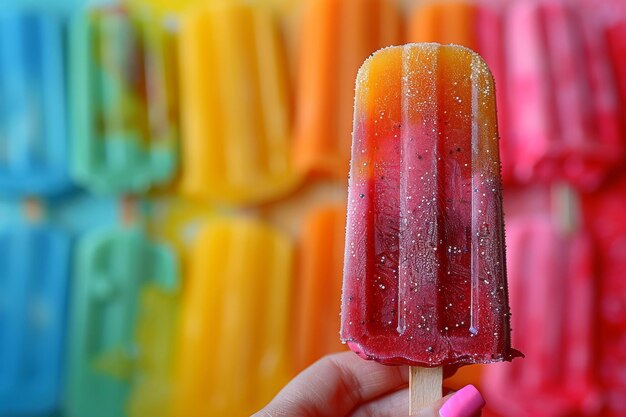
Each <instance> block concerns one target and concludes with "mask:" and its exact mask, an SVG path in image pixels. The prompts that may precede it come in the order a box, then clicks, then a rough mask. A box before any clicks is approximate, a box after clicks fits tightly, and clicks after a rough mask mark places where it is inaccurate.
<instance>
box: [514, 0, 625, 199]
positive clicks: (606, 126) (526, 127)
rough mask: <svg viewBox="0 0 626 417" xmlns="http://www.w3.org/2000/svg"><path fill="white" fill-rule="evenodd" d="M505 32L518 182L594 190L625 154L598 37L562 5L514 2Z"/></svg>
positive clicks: (611, 82) (604, 53)
mask: <svg viewBox="0 0 626 417" xmlns="http://www.w3.org/2000/svg"><path fill="white" fill-rule="evenodd" d="M504 27H505V33H504V38H505V44H506V46H507V47H506V52H505V54H506V67H507V74H508V79H507V84H508V85H507V87H508V93H509V95H508V97H509V102H508V105H509V106H510V113H509V115H510V122H511V131H510V133H511V140H512V141H513V142H514V149H513V150H512V151H513V152H515V155H517V158H516V167H515V175H516V177H517V178H518V179H519V180H520V181H521V182H528V181H540V182H555V181H567V182H569V183H571V184H572V185H574V186H577V187H579V188H581V189H584V190H589V189H592V188H594V187H596V186H597V185H598V184H599V183H600V182H601V181H602V180H603V179H604V177H605V176H606V174H607V172H608V171H610V170H611V169H612V168H614V167H615V166H616V165H617V164H618V163H619V162H620V161H621V157H622V153H623V145H622V143H621V126H620V120H619V110H618V103H617V97H616V92H615V79H614V77H613V75H612V73H611V70H610V67H609V60H608V52H607V46H606V44H605V42H604V41H603V40H602V38H601V32H600V31H599V30H598V29H597V28H596V27H595V26H594V23H593V22H592V21H591V19H584V18H583V17H582V16H581V15H580V14H579V13H578V12H577V10H576V9H575V8H574V7H573V6H571V5H569V4H568V3H567V2H546V3H536V2H514V3H511V5H509V7H508V8H507V12H506V16H505V24H504Z"/></svg>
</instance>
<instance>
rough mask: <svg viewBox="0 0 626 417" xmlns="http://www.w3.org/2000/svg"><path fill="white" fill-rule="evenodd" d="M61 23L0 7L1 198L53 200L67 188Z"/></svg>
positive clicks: (51, 17) (52, 16)
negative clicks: (16, 197)
mask: <svg viewBox="0 0 626 417" xmlns="http://www.w3.org/2000/svg"><path fill="white" fill-rule="evenodd" d="M63 26H64V20H63V19H62V18H61V16H59V15H58V14H53V13H51V12H44V11H39V12H37V11H34V10H33V11H30V12H26V11H20V10H19V9H16V8H15V7H14V8H13V9H7V10H2V7H0V193H2V194H5V195H11V196H20V195H32V194H37V195H57V194H60V193H62V192H64V191H67V190H68V189H70V188H71V182H70V179H69V175H68V173H69V157H68V154H69V141H68V139H67V137H68V135H67V127H66V118H67V115H66V97H65V76H64V71H65V64H64V58H63V57H64V54H65V48H64V45H63V30H64V27H63Z"/></svg>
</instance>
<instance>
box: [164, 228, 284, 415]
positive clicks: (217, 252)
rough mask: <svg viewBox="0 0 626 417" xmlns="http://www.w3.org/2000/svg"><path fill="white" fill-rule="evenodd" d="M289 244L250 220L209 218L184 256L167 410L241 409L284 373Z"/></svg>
mask: <svg viewBox="0 0 626 417" xmlns="http://www.w3.org/2000/svg"><path fill="white" fill-rule="evenodd" d="M292 260H293V245H292V243H291V241H290V240H289V239H288V238H287V237H285V236H283V235H281V234H280V233H279V232H277V231H275V230H273V229H272V228H270V227H268V226H266V225H264V224H261V223H258V222H256V221H253V220H245V219H219V220H214V221H212V222H211V223H210V224H208V225H207V226H206V228H205V229H204V230H202V232H201V233H200V235H199V237H198V239H197V242H196V244H195V246H194V248H193V250H192V253H191V257H190V270H189V275H188V276H187V285H186V289H185V293H184V295H183V304H182V310H181V324H180V329H179V335H178V339H177V343H178V348H177V354H176V373H175V384H176V389H175V393H174V398H173V404H172V408H171V414H170V416H172V417H180V416H194V417H204V416H240V415H241V416H244V415H250V414H251V413H252V412H254V411H255V410H256V409H258V408H261V407H262V406H263V405H264V404H265V403H266V402H268V401H269V400H270V399H271V398H272V397H273V395H275V394H276V393H277V392H278V390H279V389H280V388H281V387H282V386H283V385H284V384H285V383H286V381H287V380H288V379H289V377H290V355H289V349H288V345H287V343H288V340H289V311H290V305H289V304H290V302H289V300H290V291H291V288H290V287H291V280H292Z"/></svg>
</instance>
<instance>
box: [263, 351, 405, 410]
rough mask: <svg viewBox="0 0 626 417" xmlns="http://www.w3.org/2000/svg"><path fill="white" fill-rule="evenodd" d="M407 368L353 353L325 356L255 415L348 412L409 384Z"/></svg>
mask: <svg viewBox="0 0 626 417" xmlns="http://www.w3.org/2000/svg"><path fill="white" fill-rule="evenodd" d="M408 374H409V371H408V367H406V366H400V367H396V366H384V365H381V364H379V363H376V362H372V361H364V360H363V359H361V358H359V357H358V356H356V355H355V354H354V353H352V352H343V353H338V354H335V355H330V356H326V357H324V358H322V359H320V360H319V361H317V362H316V363H314V364H313V365H311V366H310V367H309V368H307V369H305V370H304V371H302V373H300V375H298V376H297V377H296V378H295V379H293V380H292V381H291V382H290V383H289V384H287V386H286V387H285V388H283V390H282V391H281V392H280V393H279V394H278V395H277V396H276V398H274V400H273V401H272V402H271V403H270V404H269V405H268V406H267V407H266V408H264V409H263V410H261V411H260V412H259V413H258V414H257V415H256V416H257V417H263V416H272V417H281V416H293V415H298V416H302V417H323V416H338V415H346V414H347V413H348V412H350V411H351V410H352V409H354V408H355V407H356V406H357V405H359V404H362V403H365V402H368V401H370V400H372V399H374V398H377V397H379V396H381V395H383V394H386V393H388V392H392V391H395V390H397V389H398V388H400V387H402V386H404V385H406V384H407V383H408Z"/></svg>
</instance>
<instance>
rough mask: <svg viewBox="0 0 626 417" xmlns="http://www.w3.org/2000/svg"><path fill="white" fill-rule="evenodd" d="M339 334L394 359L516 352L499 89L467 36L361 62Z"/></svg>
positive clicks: (440, 360)
mask: <svg viewBox="0 0 626 417" xmlns="http://www.w3.org/2000/svg"><path fill="white" fill-rule="evenodd" d="M354 115H355V116H354V134H353V147H352V162H351V171H350V182H349V195H348V221H347V233H346V252H345V266H344V284H343V300H342V317H341V340H342V341H343V342H345V343H347V344H348V346H349V347H350V348H351V349H352V350H353V351H355V352H357V353H358V354H359V355H361V356H362V357H364V358H366V359H373V360H376V361H379V362H381V363H384V364H389V365H396V364H409V365H412V366H418V367H438V366H441V365H452V364H458V365H461V364H472V363H490V362H496V361H504V360H511V359H513V358H514V357H516V356H519V355H520V353H519V352H517V351H515V350H514V349H512V348H511V344H510V328H509V306H508V299H507V282H506V268H505V253H504V230H503V216H502V197H501V184H500V182H501V180H500V161H499V158H498V131H497V123H496V105H495V91H494V84H493V79H492V77H491V73H490V72H489V69H488V68H487V66H486V64H485V63H484V61H483V60H482V59H481V58H480V57H479V56H478V55H477V54H476V53H473V52H472V51H470V50H469V49H467V48H463V47H460V46H441V45H439V44H409V45H405V46H402V47H393V48H387V49H383V50H381V51H378V52H377V53H375V54H374V55H373V56H372V57H370V58H369V59H368V60H367V61H366V62H365V63H364V64H363V66H362V67H361V69H360V70H359V75H358V77H357V82H356V98H355V113H354Z"/></svg>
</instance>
